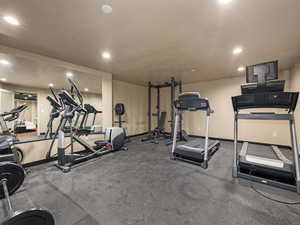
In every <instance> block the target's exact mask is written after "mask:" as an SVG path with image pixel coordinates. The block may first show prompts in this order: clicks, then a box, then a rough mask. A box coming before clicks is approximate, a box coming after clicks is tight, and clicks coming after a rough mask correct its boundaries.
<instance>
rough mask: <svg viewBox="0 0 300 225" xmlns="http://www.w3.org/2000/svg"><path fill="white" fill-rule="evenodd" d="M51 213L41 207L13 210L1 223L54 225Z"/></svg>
mask: <svg viewBox="0 0 300 225" xmlns="http://www.w3.org/2000/svg"><path fill="white" fill-rule="evenodd" d="M54 224H55V222H54V218H53V216H52V214H51V213H50V212H48V211H46V210H43V209H28V210H24V211H18V212H15V214H14V215H13V216H11V217H10V218H8V219H6V220H5V221H4V222H2V224H1V225H54Z"/></svg>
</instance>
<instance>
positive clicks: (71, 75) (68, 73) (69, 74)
mask: <svg viewBox="0 0 300 225" xmlns="http://www.w3.org/2000/svg"><path fill="white" fill-rule="evenodd" d="M73 75H74V74H73V73H72V72H66V76H67V77H68V78H71V77H73Z"/></svg>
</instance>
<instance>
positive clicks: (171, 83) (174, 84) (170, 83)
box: [148, 77, 182, 136]
mask: <svg viewBox="0 0 300 225" xmlns="http://www.w3.org/2000/svg"><path fill="white" fill-rule="evenodd" d="M168 87H170V93H171V95H170V96H171V99H170V100H171V102H170V107H171V111H170V113H171V120H170V121H169V122H171V135H170V136H172V134H173V130H174V121H175V110H174V101H175V95H176V87H178V91H179V94H181V93H182V82H181V81H176V80H175V78H174V77H171V80H170V81H168V82H164V83H163V84H152V83H151V82H149V83H148V134H149V135H151V133H152V126H151V123H152V116H156V117H157V125H158V124H159V119H160V113H161V109H160V89H161V88H168ZM152 89H156V93H157V104H156V113H152ZM179 131H180V135H181V131H182V117H181V118H180V120H179Z"/></svg>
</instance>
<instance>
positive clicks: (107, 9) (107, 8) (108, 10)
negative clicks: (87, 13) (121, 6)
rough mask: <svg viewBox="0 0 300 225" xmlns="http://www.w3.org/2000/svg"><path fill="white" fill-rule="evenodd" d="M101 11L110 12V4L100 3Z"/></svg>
mask: <svg viewBox="0 0 300 225" xmlns="http://www.w3.org/2000/svg"><path fill="white" fill-rule="evenodd" d="M102 12H103V13H105V14H110V13H112V7H111V5H102Z"/></svg>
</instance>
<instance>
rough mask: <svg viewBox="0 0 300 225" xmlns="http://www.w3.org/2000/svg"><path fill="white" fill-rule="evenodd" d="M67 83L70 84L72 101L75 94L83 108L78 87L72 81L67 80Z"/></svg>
mask: <svg viewBox="0 0 300 225" xmlns="http://www.w3.org/2000/svg"><path fill="white" fill-rule="evenodd" d="M68 81H69V83H70V84H71V96H72V97H73V99H74V98H75V96H74V95H75V94H76V96H77V98H78V100H79V102H80V105H81V107H82V108H83V97H82V94H81V92H80V90H79V89H78V87H77V86H76V84H75V83H74V81H73V80H72V79H68Z"/></svg>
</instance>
